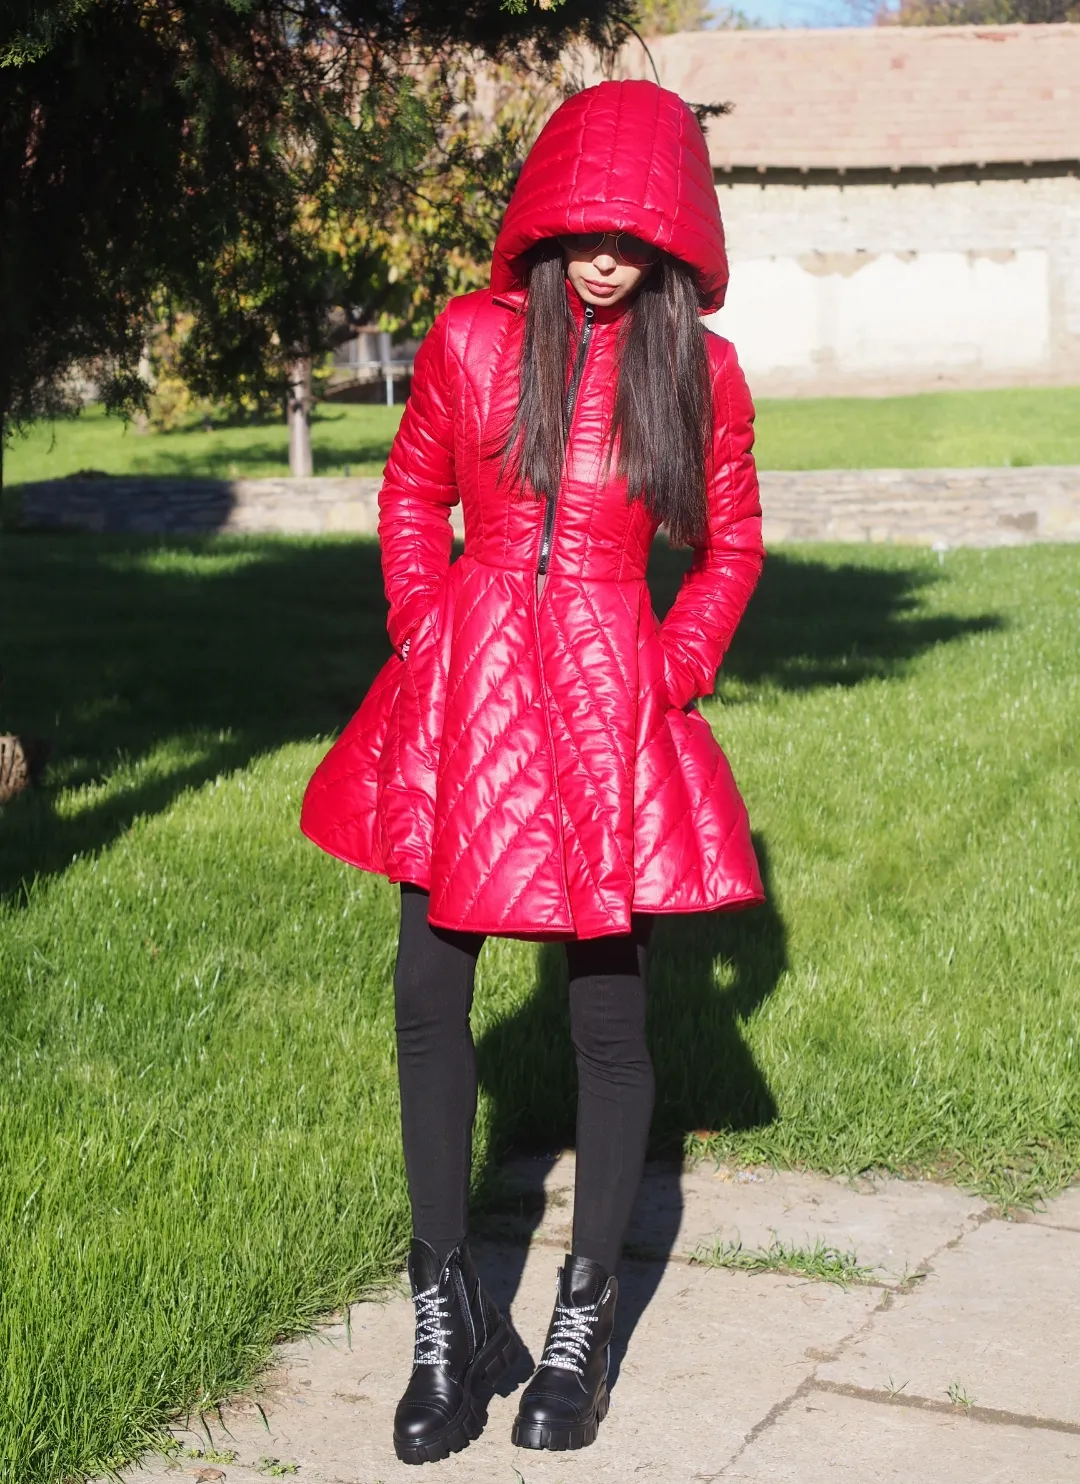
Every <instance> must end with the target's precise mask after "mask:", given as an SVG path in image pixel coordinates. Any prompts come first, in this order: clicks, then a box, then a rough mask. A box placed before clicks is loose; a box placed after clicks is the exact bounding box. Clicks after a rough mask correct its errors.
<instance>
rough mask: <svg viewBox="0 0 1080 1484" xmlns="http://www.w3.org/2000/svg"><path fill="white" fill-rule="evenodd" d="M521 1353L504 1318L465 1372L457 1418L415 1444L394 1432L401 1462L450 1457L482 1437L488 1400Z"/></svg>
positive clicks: (516, 1339) (485, 1423)
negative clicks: (462, 1396)
mask: <svg viewBox="0 0 1080 1484" xmlns="http://www.w3.org/2000/svg"><path fill="white" fill-rule="evenodd" d="M520 1355H521V1345H520V1343H519V1341H518V1338H517V1335H515V1333H514V1331H513V1330H512V1329H511V1328H510V1326H509V1325H508V1324H507V1322H506V1320H505V1319H504V1320H503V1322H502V1323H501V1324H500V1325H499V1327H498V1329H497V1330H496V1331H495V1333H494V1334H493V1335H492V1337H491V1339H490V1340H489V1341H488V1342H487V1344H486V1345H485V1346H484V1348H483V1350H481V1351H480V1352H479V1353H478V1354H477V1356H476V1359H475V1360H474V1361H473V1363H472V1365H471V1366H470V1367H469V1369H468V1370H467V1371H466V1372H465V1379H464V1382H463V1383H462V1388H461V1389H462V1391H463V1392H464V1393H465V1396H464V1400H463V1401H462V1403H461V1407H460V1408H459V1410H458V1413H457V1415H456V1416H455V1417H451V1418H450V1420H449V1421H448V1422H447V1423H446V1424H445V1425H444V1426H443V1427H441V1428H440V1429H439V1430H438V1432H434V1433H432V1434H431V1435H430V1437H427V1438H425V1439H424V1441H423V1442H422V1443H414V1442H411V1441H409V1440H408V1439H403V1438H399V1437H398V1436H397V1434H396V1433H395V1434H394V1452H395V1453H396V1454H397V1456H398V1458H400V1460H401V1462H402V1463H438V1461H439V1459H440V1458H449V1456H450V1454H451V1453H460V1452H461V1450H462V1448H467V1447H468V1446H469V1444H470V1443H471V1442H473V1441H475V1439H476V1438H478V1437H479V1436H480V1434H481V1433H482V1432H483V1430H484V1428H485V1427H486V1425H487V1419H488V1403H489V1402H490V1401H491V1398H492V1395H493V1394H494V1391H495V1384H496V1382H497V1381H498V1380H499V1377H500V1376H502V1375H503V1374H504V1373H505V1372H506V1371H508V1370H509V1369H510V1367H511V1366H512V1365H514V1364H515V1363H516V1362H517V1360H518V1357H519V1356H520Z"/></svg>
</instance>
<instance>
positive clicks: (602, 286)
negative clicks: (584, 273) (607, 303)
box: [583, 278, 615, 299]
mask: <svg viewBox="0 0 1080 1484" xmlns="http://www.w3.org/2000/svg"><path fill="white" fill-rule="evenodd" d="M583 282H584V284H585V287H586V288H587V289H588V291H589V293H590V294H595V295H596V297H597V298H598V299H610V298H611V296H612V294H613V293H614V292H615V285H614V284H613V283H593V281H592V279H591V278H586V279H584V280H583Z"/></svg>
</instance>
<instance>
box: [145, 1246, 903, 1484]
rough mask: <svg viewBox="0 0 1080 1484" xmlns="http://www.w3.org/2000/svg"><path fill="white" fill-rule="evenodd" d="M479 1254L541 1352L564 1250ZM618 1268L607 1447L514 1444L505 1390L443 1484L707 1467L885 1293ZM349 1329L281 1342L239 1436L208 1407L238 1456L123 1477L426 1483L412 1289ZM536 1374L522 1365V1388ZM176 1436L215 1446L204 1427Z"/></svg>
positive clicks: (232, 1419)
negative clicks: (411, 1423) (412, 1396)
mask: <svg viewBox="0 0 1080 1484" xmlns="http://www.w3.org/2000/svg"><path fill="white" fill-rule="evenodd" d="M476 1258H477V1266H478V1267H479V1268H480V1271H481V1273H482V1274H483V1276H484V1280H485V1282H486V1283H487V1284H488V1285H489V1287H490V1288H491V1291H492V1293H493V1295H494V1296H495V1298H496V1300H497V1301H500V1302H502V1303H505V1302H506V1301H507V1298H508V1297H509V1296H511V1295H514V1297H513V1306H512V1314H513V1319H514V1322H515V1324H516V1326H517V1328H518V1330H519V1332H520V1334H521V1336H522V1338H523V1340H524V1341H525V1343H526V1344H527V1345H528V1346H530V1347H532V1349H533V1351H534V1352H538V1351H539V1348H540V1347H541V1345H542V1343H543V1337H544V1334H545V1331H546V1329H547V1322H548V1319H549V1317H550V1313H551V1306H552V1303H553V1301H554V1294H555V1271H556V1266H557V1262H558V1258H557V1255H556V1254H553V1253H552V1252H551V1250H550V1249H546V1248H543V1247H540V1246H536V1247H534V1248H533V1249H532V1250H531V1251H529V1252H528V1253H527V1254H525V1253H524V1252H523V1251H522V1250H520V1249H517V1248H513V1247H509V1248H508V1247H497V1248H485V1247H481V1246H480V1245H478V1246H477V1249H476ZM523 1259H524V1261H523ZM622 1277H623V1281H622V1291H621V1293H620V1298H619V1308H618V1316H619V1328H618V1330H617V1333H616V1345H615V1347H614V1351H615V1358H616V1360H617V1361H618V1371H617V1374H616V1376H615V1380H614V1384H613V1387H612V1400H611V1411H610V1413H609V1414H608V1417H607V1419H606V1421H605V1422H604V1425H603V1427H602V1428H601V1431H600V1437H599V1438H598V1440H597V1442H596V1443H595V1444H594V1445H593V1446H592V1447H590V1448H588V1449H584V1450H582V1451H581V1452H578V1453H574V1454H554V1453H538V1452H530V1451H528V1450H524V1449H520V1448H514V1447H513V1446H512V1445H511V1443H510V1426H511V1423H512V1421H513V1417H514V1414H515V1411H516V1407H517V1396H516V1389H515V1391H513V1392H511V1394H509V1395H505V1396H496V1397H495V1399H494V1401H493V1403H492V1406H491V1409H490V1417H489V1422H488V1427H487V1430H486V1431H485V1432H484V1434H483V1436H482V1437H481V1438H480V1439H479V1440H478V1441H477V1442H475V1443H473V1444H472V1445H471V1446H470V1447H469V1448H467V1449H466V1450H465V1451H464V1452H462V1453H460V1454H456V1455H453V1456H452V1457H451V1458H449V1459H447V1460H445V1461H443V1462H441V1463H440V1464H439V1465H438V1478H439V1480H440V1481H447V1484H453V1481H465V1480H467V1481H470V1484H489V1481H490V1484H515V1474H514V1470H515V1468H516V1469H518V1470H519V1471H520V1473H521V1475H522V1476H523V1478H524V1479H525V1481H527V1484H569V1481H574V1480H580V1481H588V1484H609V1481H610V1484H614V1481H619V1484H624V1481H626V1480H627V1479H630V1478H640V1479H645V1480H653V1479H655V1480H666V1479H672V1480H690V1479H697V1478H712V1477H714V1476H715V1475H716V1474H717V1472H718V1471H719V1470H720V1469H721V1468H723V1466H724V1464H725V1463H726V1462H727V1461H728V1460H729V1459H730V1458H731V1457H733V1456H734V1455H735V1453H736V1452H737V1450H738V1449H739V1447H740V1446H741V1445H742V1443H743V1440H744V1438H745V1437H746V1435H747V1433H748V1432H750V1431H751V1430H752V1428H753V1427H754V1426H755V1425H756V1424H757V1423H758V1422H759V1421H760V1420H761V1419H762V1418H763V1417H765V1416H766V1415H767V1414H768V1413H769V1411H770V1409H772V1408H774V1407H776V1406H778V1405H780V1404H781V1403H782V1402H783V1400H784V1399H785V1398H786V1397H787V1396H789V1395H790V1393H791V1392H792V1391H793V1390H795V1389H796V1388H797V1387H798V1386H799V1385H800V1384H801V1383H802V1382H804V1381H805V1380H806V1379H807V1378H808V1377H809V1376H811V1375H812V1373H813V1370H814V1367H815V1365H816V1364H817V1361H818V1359H819V1358H820V1357H821V1356H822V1355H823V1354H828V1353H831V1352H833V1351H835V1349H836V1347H837V1346H838V1345H839V1344H840V1343H841V1342H842V1340H843V1339H844V1337H845V1336H846V1335H849V1334H851V1333H852V1332H853V1331H856V1330H858V1329H859V1328H861V1327H862V1326H863V1325H865V1323H866V1322H867V1319H868V1317H869V1315H870V1313H871V1311H872V1309H873V1307H874V1305H875V1304H876V1303H878V1302H880V1299H881V1293H880V1290H877V1289H865V1288H860V1289H850V1290H847V1291H845V1290H842V1289H840V1288H838V1287H836V1286H835V1285H833V1284H825V1283H808V1282H805V1281H802V1280H799V1279H795V1278H791V1277H786V1278H780V1277H776V1276H763V1277H756V1278H755V1277H748V1276H746V1275H745V1274H741V1273H731V1272H724V1271H715V1270H706V1269H703V1268H697V1267H687V1266H685V1265H682V1264H674V1263H673V1264H669V1265H667V1266H666V1267H663V1266H661V1265H660V1264H645V1263H627V1264H625V1265H624V1270H623V1275H622ZM515 1290H516V1293H515ZM631 1327H632V1332H630V1333H629V1334H628V1330H630V1329H631ZM351 1332H352V1348H351V1349H350V1348H349V1345H348V1340H347V1336H346V1330H345V1326H344V1323H340V1322H339V1323H337V1324H333V1325H330V1326H328V1327H327V1328H325V1329H324V1330H322V1331H321V1332H320V1334H319V1336H318V1337H317V1338H314V1339H302V1340H298V1341H293V1342H290V1343H288V1344H286V1345H283V1346H282V1347H280V1349H279V1351H278V1354H277V1357H276V1364H275V1366H274V1367H273V1369H272V1370H271V1371H270V1372H268V1373H267V1376H266V1378H265V1380H264V1383H263V1386H262V1389H261V1390H260V1391H259V1392H257V1393H256V1392H252V1393H251V1397H250V1398H249V1399H245V1398H238V1399H237V1400H236V1401H235V1402H233V1403H232V1404H230V1405H227V1406H225V1407H224V1408H223V1409H222V1415H223V1418H224V1423H225V1426H226V1427H227V1429H228V1432H225V1431H224V1430H223V1429H222V1428H221V1426H220V1424H219V1423H218V1421H217V1419H216V1417H214V1416H208V1418H207V1421H208V1423H209V1425H210V1429H211V1433H212V1435H213V1439H214V1444H215V1446H216V1448H218V1449H221V1450H235V1451H236V1452H237V1454H238V1458H237V1460H236V1462H235V1463H221V1462H219V1463H217V1464H213V1463H212V1462H209V1461H203V1460H198V1459H180V1460H177V1461H176V1463H174V1464H173V1465H171V1466H170V1465H169V1464H167V1463H166V1462H165V1461H164V1460H163V1459H161V1458H157V1457H148V1458H147V1459H146V1460H144V1467H143V1468H141V1469H140V1468H139V1467H138V1466H134V1467H132V1468H129V1469H127V1470H125V1471H124V1473H123V1475H122V1477H123V1478H125V1479H129V1480H136V1479H139V1480H146V1479H147V1478H157V1477H164V1476H165V1475H166V1474H168V1475H169V1476H170V1477H172V1478H176V1479H177V1480H179V1479H181V1478H183V1477H184V1473H183V1471H185V1470H194V1471H195V1473H194V1474H193V1475H191V1477H196V1476H197V1472H198V1470H199V1469H200V1468H203V1467H211V1468H217V1469H220V1470H221V1472H222V1473H223V1474H224V1476H225V1479H226V1481H227V1484H255V1481H256V1480H265V1478H266V1475H265V1474H264V1473H259V1472H258V1471H257V1469H256V1467H255V1465H257V1463H258V1461H259V1460H260V1459H261V1458H264V1457H269V1458H274V1459H278V1460H279V1461H280V1462H281V1463H282V1464H293V1463H295V1464H297V1465H298V1466H299V1472H298V1474H297V1479H298V1481H299V1484H304V1481H310V1484H392V1481H395V1480H398V1481H403V1480H409V1481H411V1484H416V1480H417V1478H418V1477H419V1475H418V1471H417V1470H416V1468H414V1467H409V1466H407V1465H405V1464H401V1463H398V1461H397V1460H396V1458H395V1457H394V1453H393V1448H392V1444H391V1429H392V1424H393V1413H394V1407H395V1405H396V1402H397V1399H398V1397H399V1395H400V1394H401V1391H402V1389H403V1388H404V1385H405V1382H406V1380H407V1379H408V1373H409V1367H410V1364H411V1360H412V1342H413V1314H412V1305H411V1303H410V1302H409V1301H408V1299H406V1298H405V1297H404V1295H401V1296H398V1297H394V1298H392V1299H390V1300H389V1301H385V1302H381V1303H378V1302H371V1303H357V1304H354V1305H353V1306H352V1308H351ZM620 1351H622V1352H623V1353H622V1354H621V1355H620V1354H619V1353H618V1352H620ZM527 1374H528V1370H527V1368H522V1370H521V1372H520V1373H519V1374H518V1375H517V1376H516V1377H515V1381H516V1386H518V1387H519V1386H520V1385H521V1384H522V1383H523V1381H524V1380H525V1379H526V1377H527ZM507 1389H509V1388H507ZM255 1401H258V1403H259V1404H260V1405H261V1406H262V1408H263V1410H264V1412H265V1414H266V1417H267V1419H268V1422H269V1430H267V1427H266V1425H265V1424H264V1423H263V1419H262V1416H261V1415H260V1413H259V1411H258V1409H257V1407H256V1406H255V1404H254V1403H255ZM178 1436H180V1437H181V1438H182V1441H183V1442H184V1444H185V1445H187V1446H190V1447H196V1448H198V1447H201V1448H202V1449H204V1450H206V1449H207V1440H206V1436H205V1434H201V1433H198V1432H194V1431H193V1432H190V1433H178ZM429 1472H431V1471H430V1470H429ZM425 1477H426V1475H425Z"/></svg>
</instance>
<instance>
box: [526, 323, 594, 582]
mask: <svg viewBox="0 0 1080 1484" xmlns="http://www.w3.org/2000/svg"><path fill="white" fill-rule="evenodd" d="M592 327H593V307H592V305H591V304H586V306H585V325H584V328H583V329H582V331H581V339H580V340H579V341H578V348H577V355H576V356H575V357H574V369H573V371H572V372H571V374H570V386H569V387H568V389H567V393H566V439H567V442H568V443H569V441H570V423H571V420H572V418H573V416H574V404H575V403H576V402H577V395H578V388H579V387H580V386H581V376H582V372H583V371H584V370H585V356H586V353H587V352H588V349H589V341H590V339H591V338H592ZM554 534H555V495H554V492H553V493H552V494H550V495H548V497H547V509H546V510H545V511H544V530H543V534H542V535H541V537H540V557H539V560H538V561H537V563H536V570H537V572H541V573H542V572H546V571H547V569H548V562H549V561H550V560H551V545H552V538H553V536H554Z"/></svg>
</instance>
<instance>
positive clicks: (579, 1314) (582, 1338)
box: [540, 1299, 600, 1376]
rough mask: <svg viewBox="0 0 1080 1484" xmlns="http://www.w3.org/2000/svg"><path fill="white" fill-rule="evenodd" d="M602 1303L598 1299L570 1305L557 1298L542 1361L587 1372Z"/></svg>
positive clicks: (561, 1367) (563, 1368)
mask: <svg viewBox="0 0 1080 1484" xmlns="http://www.w3.org/2000/svg"><path fill="white" fill-rule="evenodd" d="M599 1306H600V1301H599V1300H597V1302H596V1303H595V1304H582V1305H581V1306H580V1308H578V1307H573V1308H571V1307H570V1306H569V1305H567V1304H564V1303H562V1302H561V1301H560V1300H558V1299H556V1301H555V1316H554V1322H553V1323H552V1326H551V1334H550V1335H549V1337H548V1342H547V1344H546V1345H545V1346H544V1353H543V1355H542V1356H541V1357H540V1364H541V1365H550V1366H555V1367H556V1368H557V1369H558V1370H560V1371H573V1372H574V1374H575V1375H576V1376H582V1375H584V1373H585V1363H586V1361H587V1360H588V1358H589V1350H590V1349H591V1347H592V1332H593V1326H594V1325H595V1323H596V1319H597V1312H596V1311H597V1309H598V1308H599Z"/></svg>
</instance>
